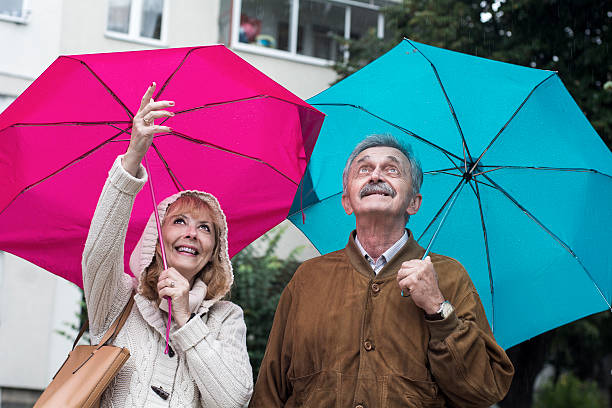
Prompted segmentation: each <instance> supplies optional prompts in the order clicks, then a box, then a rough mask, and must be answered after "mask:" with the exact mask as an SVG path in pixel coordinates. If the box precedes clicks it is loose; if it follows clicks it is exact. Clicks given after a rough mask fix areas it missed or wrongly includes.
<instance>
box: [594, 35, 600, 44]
mask: <svg viewBox="0 0 612 408" xmlns="http://www.w3.org/2000/svg"><path fill="white" fill-rule="evenodd" d="M595 43H597V45H601V38H599V37H595Z"/></svg>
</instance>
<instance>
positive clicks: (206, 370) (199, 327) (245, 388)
mask: <svg viewBox="0 0 612 408" xmlns="http://www.w3.org/2000/svg"><path fill="white" fill-rule="evenodd" d="M120 159H121V157H118V158H117V160H116V161H115V163H114V164H113V167H112V168H111V170H110V172H109V177H108V179H107V181H106V184H105V185H104V188H103V190H102V194H101V195H100V199H99V202H98V205H97V207H96V211H95V214H94V216H93V219H92V222H91V227H90V230H89V235H88V237H87V242H86V244H85V249H84V252H83V285H84V290H85V299H86V302H87V308H88V313H89V322H90V332H91V335H92V342H93V343H94V344H96V343H97V342H99V340H100V339H101V337H102V336H103V334H104V333H105V332H106V330H107V329H108V327H109V326H110V325H111V323H112V322H113V321H114V320H115V318H116V317H117V316H118V315H119V313H120V312H121V310H122V309H123V307H124V306H125V304H126V303H127V301H128V299H129V297H130V294H131V292H132V289H133V288H134V287H136V281H135V279H134V278H133V277H132V276H131V275H128V274H126V273H124V269H123V259H124V254H123V246H124V242H125V236H126V232H127V225H128V222H129V219H130V214H131V210H132V205H133V203H134V199H135V196H136V194H137V193H138V192H139V191H140V189H141V188H142V186H143V185H144V183H145V182H146V180H147V175H146V172H145V170H144V168H143V167H141V169H140V170H139V173H138V177H132V176H131V175H130V174H129V173H127V172H126V171H125V170H124V169H123V167H121V164H120V163H121V162H120ZM202 284H203V282H202ZM194 287H195V285H194ZM192 292H194V291H192ZM196 296H197V294H196ZM201 297H202V298H203V294H201ZM190 298H191V293H190ZM190 303H191V302H190ZM211 303H212V302H210V301H203V300H202V301H200V302H199V305H198V307H197V308H196V309H195V310H196V311H197V316H196V317H194V318H192V319H191V320H190V321H189V322H188V323H187V324H185V325H184V326H183V327H182V328H178V326H176V325H175V323H174V322H173V324H172V326H171V329H170V346H171V347H172V349H173V352H174V353H169V354H164V349H165V333H166V321H167V314H166V313H165V312H163V311H161V310H160V309H159V307H158V305H157V304H156V303H154V302H152V301H150V300H148V299H147V298H145V297H143V296H141V295H140V294H136V295H135V302H134V307H133V308H132V311H131V313H130V315H129V317H128V319H127V321H126V323H125V325H124V326H123V328H122V330H121V331H120V332H119V334H118V336H117V338H116V339H115V342H114V344H115V345H118V346H122V347H127V348H128V349H129V350H130V353H131V356H130V358H129V359H128V361H127V362H126V364H125V365H124V366H123V368H122V369H121V371H120V372H119V374H118V375H117V376H116V377H115V379H114V380H113V382H112V383H111V385H110V386H109V388H108V389H107V390H106V391H105V393H104V395H103V398H102V407H200V406H203V407H242V406H245V405H246V404H247V403H248V401H249V398H250V396H251V393H252V388H253V378H252V372H251V366H250V363H249V358H248V354H247V351H246V326H245V324H244V319H243V315H242V310H241V309H240V307H238V306H237V305H235V304H233V303H231V302H227V301H216V302H214V303H212V304H211ZM171 355H172V357H171ZM152 386H155V387H159V388H163V390H164V391H166V392H168V393H169V397H168V398H167V399H166V400H164V399H163V398H162V397H160V396H159V395H158V394H157V393H155V392H154V391H153V390H152V388H151V387H152Z"/></svg>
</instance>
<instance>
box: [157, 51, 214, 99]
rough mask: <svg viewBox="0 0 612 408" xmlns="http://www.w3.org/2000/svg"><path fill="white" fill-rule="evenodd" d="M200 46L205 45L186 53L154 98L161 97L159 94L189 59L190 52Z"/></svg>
mask: <svg viewBox="0 0 612 408" xmlns="http://www.w3.org/2000/svg"><path fill="white" fill-rule="evenodd" d="M200 48H204V47H195V48H192V49H190V50H189V51H187V53H186V54H185V56H184V57H183V59H182V60H181V62H179V64H178V65H177V67H176V68H175V69H174V71H172V73H171V74H170V76H169V77H168V78H167V79H166V80H165V81H164V84H163V85H162V87H161V88H160V89H159V91H157V94H156V95H155V97H154V98H153V99H155V100H157V99H159V96H160V95H161V93H162V92H163V91H164V89H166V86H168V83H170V80H171V79H172V78H174V75H176V73H177V72H178V70H179V69H180V68H181V67H182V66H183V64H184V63H185V61H186V60H187V57H188V56H189V54H191V53H192V52H193V51H195V50H198V49H200Z"/></svg>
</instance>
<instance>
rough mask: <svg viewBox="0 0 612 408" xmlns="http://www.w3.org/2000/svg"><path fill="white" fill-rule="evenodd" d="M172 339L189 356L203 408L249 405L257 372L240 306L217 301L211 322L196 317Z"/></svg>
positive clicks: (210, 312)
mask: <svg viewBox="0 0 612 408" xmlns="http://www.w3.org/2000/svg"><path fill="white" fill-rule="evenodd" d="M214 326H217V327H214ZM216 333H218V334H216ZM170 338H171V340H172V344H174V345H175V346H176V347H177V349H179V350H180V351H183V352H184V353H185V357H186V359H187V366H188V368H189V373H190V374H191V377H192V378H193V379H194V380H195V382H196V384H197V386H198V388H199V390H200V395H201V402H202V405H203V406H205V407H208V406H211V407H220V408H230V407H232V408H233V407H244V406H246V404H247V403H248V402H249V399H250V398H251V394H252V392H253V372H252V370H251V364H250V362H249V355H248V353H247V348H246V325H245V323H244V317H243V313H242V309H241V308H240V307H239V306H237V305H235V304H233V303H231V302H217V303H216V304H215V305H214V306H213V307H212V308H211V310H210V311H209V316H208V320H207V323H205V322H204V320H203V319H201V318H193V319H191V320H189V321H188V322H187V323H186V324H185V325H184V326H183V327H181V328H180V329H178V330H176V331H175V332H173V333H171V335H170Z"/></svg>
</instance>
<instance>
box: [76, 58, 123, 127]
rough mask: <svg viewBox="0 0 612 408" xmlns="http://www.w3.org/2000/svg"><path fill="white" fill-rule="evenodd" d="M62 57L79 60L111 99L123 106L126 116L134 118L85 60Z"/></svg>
mask: <svg viewBox="0 0 612 408" xmlns="http://www.w3.org/2000/svg"><path fill="white" fill-rule="evenodd" d="M64 58H69V59H72V60H75V61H78V62H79V63H81V64H82V65H83V66H84V67H85V68H87V70H88V71H89V72H91V74H92V75H93V76H94V77H95V78H96V79H97V80H98V82H100V85H102V86H103V87H104V89H106V91H107V92H108V93H109V94H110V95H111V96H112V97H113V99H115V101H117V103H118V104H119V105H121V107H122V108H123V110H124V111H125V112H126V113H127V114H128V116H129V118H130V120H131V119H133V118H134V114H133V113H132V112H131V111H130V110H129V109H128V107H127V106H125V104H124V103H123V101H122V100H121V99H119V97H118V96H117V94H115V93H114V92H113V91H112V90H111V89H110V88H109V87H108V85H106V83H105V82H104V81H103V80H102V78H100V77H99V76H98V74H96V73H95V72H94V70H93V69H91V68H90V67H89V65H87V63H85V62H83V61H81V60H79V59H77V58H74V57H68V56H64Z"/></svg>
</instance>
